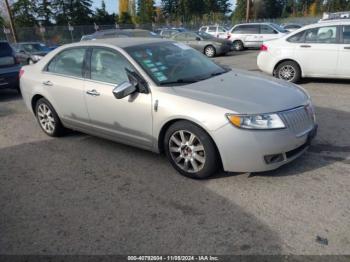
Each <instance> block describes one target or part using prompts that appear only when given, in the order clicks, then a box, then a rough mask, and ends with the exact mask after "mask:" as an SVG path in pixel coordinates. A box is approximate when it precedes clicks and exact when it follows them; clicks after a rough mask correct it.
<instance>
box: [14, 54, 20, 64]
mask: <svg viewBox="0 0 350 262" xmlns="http://www.w3.org/2000/svg"><path fill="white" fill-rule="evenodd" d="M14 58H15V64H16V65H18V64H20V63H21V62H20V61H19V58H18V57H17V56H15V57H14Z"/></svg>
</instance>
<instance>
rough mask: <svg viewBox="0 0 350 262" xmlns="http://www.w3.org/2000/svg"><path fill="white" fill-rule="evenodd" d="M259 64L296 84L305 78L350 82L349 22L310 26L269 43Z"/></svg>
mask: <svg viewBox="0 0 350 262" xmlns="http://www.w3.org/2000/svg"><path fill="white" fill-rule="evenodd" d="M257 63H258V67H259V68H260V70H262V71H263V72H266V73H268V74H270V75H274V76H275V77H277V78H280V79H283V80H286V81H289V82H294V83H295V82H298V81H299V80H300V79H301V78H302V77H324V78H344V79H345V78H347V79H350V20H345V21H339V20H338V21H330V22H322V23H317V24H313V25H309V26H306V27H303V28H301V29H299V30H297V31H295V32H293V33H291V34H290V35H288V36H285V37H283V38H281V39H278V40H274V41H268V42H266V43H264V44H263V46H262V47H261V52H260V54H259V56H258V61H257Z"/></svg>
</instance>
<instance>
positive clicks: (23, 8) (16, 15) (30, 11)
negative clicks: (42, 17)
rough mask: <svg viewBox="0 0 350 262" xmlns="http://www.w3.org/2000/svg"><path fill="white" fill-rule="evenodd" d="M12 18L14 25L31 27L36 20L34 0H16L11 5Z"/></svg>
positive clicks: (35, 23)
mask: <svg viewBox="0 0 350 262" xmlns="http://www.w3.org/2000/svg"><path fill="white" fill-rule="evenodd" d="M11 9H12V14H13V20H14V23H15V25H16V27H31V26H34V25H37V22H36V16H37V14H36V1H34V0H18V1H16V2H15V3H14V4H13V5H12V6H11Z"/></svg>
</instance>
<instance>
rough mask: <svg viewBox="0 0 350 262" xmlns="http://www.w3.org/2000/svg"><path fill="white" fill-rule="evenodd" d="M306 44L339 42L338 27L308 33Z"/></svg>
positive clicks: (320, 28) (322, 28)
mask: <svg viewBox="0 0 350 262" xmlns="http://www.w3.org/2000/svg"><path fill="white" fill-rule="evenodd" d="M305 42H306V43H320V44H334V43H336V42H337V27H336V26H326V27H319V28H313V29H310V30H307V31H306V35H305Z"/></svg>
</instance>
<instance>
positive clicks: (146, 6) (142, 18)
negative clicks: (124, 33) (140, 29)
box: [137, 0, 156, 24]
mask: <svg viewBox="0 0 350 262" xmlns="http://www.w3.org/2000/svg"><path fill="white" fill-rule="evenodd" d="M155 14H156V13H155V6H154V1H153V0H138V3H137V16H138V21H139V23H140V24H150V23H152V22H153V21H154V16H155Z"/></svg>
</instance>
